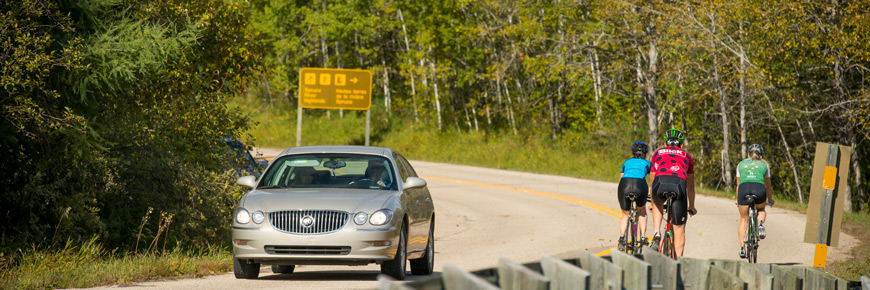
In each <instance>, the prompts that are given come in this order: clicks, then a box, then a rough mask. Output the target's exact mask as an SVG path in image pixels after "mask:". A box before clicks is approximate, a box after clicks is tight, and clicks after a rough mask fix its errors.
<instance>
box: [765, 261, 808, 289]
mask: <svg viewBox="0 0 870 290" xmlns="http://www.w3.org/2000/svg"><path fill="white" fill-rule="evenodd" d="M770 274H772V275H773V289H777V290H801V288H802V286H803V285H804V279H803V278H801V276H799V275H798V274H795V273H792V272H791V271H789V270H788V269H787V268H785V267H782V266H780V265H770Z"/></svg>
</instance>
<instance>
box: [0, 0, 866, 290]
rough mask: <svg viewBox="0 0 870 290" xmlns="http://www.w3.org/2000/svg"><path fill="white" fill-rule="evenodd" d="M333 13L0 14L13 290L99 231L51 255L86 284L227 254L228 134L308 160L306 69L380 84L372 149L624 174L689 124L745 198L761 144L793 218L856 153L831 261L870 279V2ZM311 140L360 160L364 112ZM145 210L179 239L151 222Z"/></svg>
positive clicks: (326, 125) (230, 6) (275, 9)
mask: <svg viewBox="0 0 870 290" xmlns="http://www.w3.org/2000/svg"><path fill="white" fill-rule="evenodd" d="M327 2H328V3H327ZM327 2H322V1H307V2H306V1H301V2H299V1H296V2H294V1H266V0H244V1H243V0H203V1H189V0H161V1H156V0H93V1H49V0H12V1H2V2H0V14H2V17H0V27H4V28H8V29H3V30H0V47H2V49H0V68H3V69H2V70H0V87H2V91H0V96H2V97H0V151H2V152H3V154H0V169H2V172H4V173H6V174H4V175H2V176H0V188H4V189H5V193H4V194H2V195H0V215H2V216H3V217H4V222H3V223H0V259H2V267H3V274H0V275H2V276H3V279H4V280H3V281H4V282H3V283H6V281H22V280H21V279H19V275H25V274H27V273H31V272H27V271H24V270H22V269H37V268H38V267H37V268H34V267H36V266H33V265H35V264H32V263H31V264H29V263H30V262H28V261H38V260H40V259H39V257H42V256H52V255H54V254H58V255H72V253H78V252H77V251H81V250H82V248H80V247H77V246H76V247H65V246H62V245H61V244H58V243H57V242H55V241H56V240H61V239H59V238H58V237H63V239H62V240H69V241H72V244H73V245H77V244H82V245H85V244H86V243H85V242H86V241H91V238H92V237H99V238H97V239H96V240H93V242H92V246H93V247H92V248H87V247H86V248H85V252H88V253H90V252H94V250H93V249H94V248H98V249H100V250H96V252H95V253H98V254H88V255H85V256H77V254H76V255H72V256H70V257H68V258H58V259H55V260H54V261H73V262H70V264H69V265H79V266H75V267H84V268H87V267H91V266H90V265H102V263H104V262H105V263H114V262H112V261H126V260H127V259H130V260H133V261H140V260H141V261H142V262H141V263H139V262H131V264H143V265H145V264H149V263H150V262H146V261H150V260H151V259H163V258H166V259H174V258H172V254H163V252H162V249H161V252H160V254H155V252H154V251H148V250H147V247H146V248H145V249H142V248H140V246H139V244H140V242H141V241H154V240H160V241H164V242H168V244H169V245H179V246H176V247H170V248H171V249H172V250H169V251H170V252H169V253H178V254H177V255H178V256H177V257H191V259H193V257H194V256H196V255H203V253H206V252H208V251H205V250H203V249H207V248H208V247H209V245H214V247H228V246H229V240H230V239H229V233H230V231H229V227H228V226H227V225H228V223H229V220H230V218H231V212H232V209H233V206H234V205H235V203H236V202H237V200H238V197H239V193H240V191H239V190H238V189H237V188H235V186H234V182H235V178H236V176H235V174H234V173H235V172H236V170H235V168H236V167H238V165H239V164H237V163H236V161H237V160H234V154H233V153H232V152H230V150H228V149H227V146H226V140H229V139H238V140H242V141H243V142H245V144H247V145H256V146H262V147H278V148H285V147H289V146H294V145H295V144H296V140H295V131H296V130H295V128H296V127H295V122H296V121H295V120H296V117H295V116H296V114H295V113H296V111H295V110H296V109H295V108H296V104H297V103H298V98H297V87H296V84H298V71H299V68H302V67H328V68H358V69H369V70H371V71H372V72H373V91H372V92H371V93H372V95H373V104H374V106H373V111H372V121H373V123H372V144H373V145H385V146H390V147H395V148H397V149H399V150H402V151H403V152H406V153H407V154H408V156H410V157H411V158H414V159H419V160H429V161H440V162H451V163H460V164H469V165H477V166H486V167H493V168H504V169H513V170H523V171H530V172H539V173H548V174H559V175H568V176H578V177H584V178H593V179H599V180H607V181H614V180H616V178H617V177H618V175H617V174H616V173H615V171H616V169H617V166H618V164H619V161H621V160H622V159H624V158H625V157H626V156H625V154H623V153H622V149H620V148H625V146H627V144H630V143H631V142H633V141H636V140H643V141H647V142H649V143H652V144H650V145H651V146H652V147H656V146H657V144H659V143H661V142H660V138H661V132H663V131H664V130H666V129H669V128H678V129H681V130H683V131H685V132H686V133H687V134H688V136H689V138H688V147H689V148H691V149H690V150H692V152H693V154H695V156H696V157H697V159H698V160H699V162H698V164H697V172H698V173H697V174H696V175H697V183H698V184H699V185H701V187H703V188H706V189H709V192H730V191H731V190H732V188H733V186H734V176H733V175H732V173H733V167H731V166H733V165H734V164H736V163H737V161H738V160H740V159H742V157H743V156H745V154H744V153H743V151H744V150H745V147H746V146H748V145H749V144H752V143H760V144H762V145H764V146H765V147H766V148H767V152H768V153H767V154H766V156H765V158H766V159H767V160H768V161H770V163H771V164H772V167H773V168H775V171H774V174H775V176H773V182H774V188H776V189H777V191H778V194H781V195H782V198H781V199H780V202H784V201H785V200H792V201H795V202H797V203H796V205H795V207H796V208H797V209H800V208H801V207H805V204H806V199H807V196H808V192H809V191H808V187H809V183H810V178H811V174H810V172H811V171H810V168H811V166H812V164H811V163H812V156H811V155H812V154H813V152H814V150H813V148H814V146H815V142H816V141H824V142H828V143H838V144H841V145H846V146H851V147H852V149H853V151H852V155H851V156H850V157H851V164H850V176H849V180H848V182H849V184H850V188H851V189H852V191H851V192H850V195H849V196H848V197H847V200H846V202H847V206H848V207H849V208H851V209H852V210H853V211H854V212H856V213H855V214H847V215H846V223H847V224H848V225H847V226H844V229H845V230H847V231H853V232H851V233H855V234H856V235H857V236H859V237H864V238H862V239H861V241H862V246H861V248H860V249H859V250H861V251H864V252H858V253H857V254H856V255H855V257H856V258H855V259H856V261H853V263H851V264H848V265H843V266H840V265H836V266H832V268H833V269H838V270H837V271H842V273H846V274H844V275H852V276H846V277H849V278H854V273H865V274H866V273H870V269H868V268H870V263H868V262H867V261H866V259H868V258H867V256H868V255H866V253H867V251H868V249H870V246H868V245H866V244H864V243H867V241H870V238H867V237H868V236H870V234H868V232H870V231H868V230H867V229H868V224H870V222H868V219H870V218H868V217H867V213H868V212H870V190H868V189H867V188H868V187H867V184H870V174H867V172H870V162H868V160H870V150H867V149H866V148H867V146H866V145H867V144H868V142H870V136H868V135H867V132H868V128H870V119H868V118H867V116H870V94H868V92H870V74H866V72H867V71H868V68H870V41H868V39H870V29H867V28H868V27H870V12H868V11H870V2H867V1H840V2H818V3H807V2H806V1H798V0H784V1H779V2H776V3H769V2H765V1H760V2H759V1H727V0H713V1H710V2H709V3H702V4H698V3H683V2H673V1H633V0H629V1H622V0H619V1H616V0H603V1H556V2H555V3H553V2H547V1H527V0H518V1H375V2H371V1H356V0H339V1H327ZM735 11H736V12H737V13H735ZM255 124H258V125H255ZM303 124H304V126H303V128H304V129H303V139H302V144H304V145H314V144H363V143H364V132H363V129H364V113H362V112H358V111H344V112H343V113H340V112H339V111H337V110H331V111H325V110H306V111H305V114H304V117H303ZM152 208H153V210H154V212H155V213H154V215H155V217H156V216H160V217H163V216H167V217H168V216H171V217H173V218H172V219H171V222H166V223H164V222H160V219H159V218H154V219H152V222H149V223H143V215H146V212H149V213H150V212H151V209H152ZM146 220H147V219H146ZM143 224H144V226H143ZM88 247H91V246H88ZM27 249H31V250H27ZM71 249H78V250H71ZM174 249H185V250H174ZM106 252H108V253H110V254H102V253H106ZM166 255H168V256H166ZM209 255H212V254H208V255H206V256H209ZM220 255H225V253H224V254H214V255H212V256H214V257H218V258H219V259H223V258H220V257H221V256H220ZM83 257H87V258H83ZM179 259H181V258H179ZM861 259H864V260H861ZM74 261H91V262H84V263H81V264H76V263H77V262H74ZM92 262H93V263H92ZM58 263H66V262H58ZM64 265H66V264H64ZM28 267H29V268H28ZM84 268H83V269H84ZM40 269H41V268H40ZM128 269H131V270H129V271H130V272H135V271H139V270H134V268H128ZM185 269H187V268H185ZM60 270H61V269H53V270H51V271H49V270H45V271H43V270H38V271H34V272H33V273H37V274H39V273H43V274H46V275H49V274H50V275H55V274H56V273H58V272H54V271H60ZM66 270H67V269H64V271H66ZM70 271H74V270H70ZM86 272H87V271H81V272H76V273H86ZM53 273H54V274H53ZM137 273H138V272H137ZM148 273H152V274H153V275H151V276H147V275H146V276H139V275H132V274H131V275H126V276H125V275H120V276H119V277H133V278H130V279H132V280H136V279H152V278H158V277H161V275H164V272H160V271H155V272H148ZM190 273H199V272H196V271H192V272H190V271H188V272H184V274H181V272H173V271H169V272H165V274H166V275H170V276H173V275H176V274H177V275H188V274H190ZM28 275H29V274H28ZM58 275H59V274H58ZM82 275H85V274H82ZM93 275H95V276H98V275H99V274H97V273H95V274H93ZM191 275H195V274H191ZM25 277H28V278H26V279H25V280H23V281H38V280H41V281H47V282H45V283H46V284H38V285H60V284H53V283H50V281H51V280H52V279H61V278H58V277H57V276H47V277H46V278H45V279H42V278H37V277H36V276H25ZM112 279H115V278H112ZM118 279H119V280H117V281H125V282H119V283H127V282H126V281H128V280H125V279H127V278H118ZM97 280H100V279H92V280H91V281H97ZM64 281H65V280H64ZM10 283H12V282H10ZM14 283H19V282H14ZM64 283H65V282H64ZM4 285H5V284H4ZM14 285H16V286H15V287H18V286H20V287H31V286H29V285H37V284H30V282H27V283H25V284H20V283H19V284H14ZM64 285H65V284H64ZM75 285H85V284H75ZM33 287H42V286H33ZM47 287H54V286H47ZM58 287H65V286H58Z"/></svg>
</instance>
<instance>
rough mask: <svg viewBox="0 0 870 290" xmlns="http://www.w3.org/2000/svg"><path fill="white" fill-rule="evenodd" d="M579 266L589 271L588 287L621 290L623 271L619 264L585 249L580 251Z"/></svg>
mask: <svg viewBox="0 0 870 290" xmlns="http://www.w3.org/2000/svg"><path fill="white" fill-rule="evenodd" d="M580 268H583V269H584V270H586V271H589V274H590V275H591V276H590V279H589V288H590V289H606V290H621V289H622V279H623V271H622V268H619V266H617V265H614V264H613V263H610V262H609V261H607V260H605V259H603V258H601V257H598V256H596V255H593V254H592V253H589V252H587V251H584V250H581V251H580Z"/></svg>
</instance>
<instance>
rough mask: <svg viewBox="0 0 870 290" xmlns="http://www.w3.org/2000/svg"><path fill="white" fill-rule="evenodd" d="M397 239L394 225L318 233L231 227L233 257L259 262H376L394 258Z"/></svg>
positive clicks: (317, 263)
mask: <svg viewBox="0 0 870 290" xmlns="http://www.w3.org/2000/svg"><path fill="white" fill-rule="evenodd" d="M398 241H399V229H398V228H397V227H388V228H379V229H356V228H352V227H345V228H343V229H341V230H340V231H337V232H334V233H329V234H321V235H297V234H289V233H284V232H280V231H277V230H275V229H274V228H272V227H270V226H268V225H265V226H263V227H259V228H243V227H233V254H234V257H235V258H237V259H243V260H252V261H253V262H255V263H263V264H291V265H366V264H371V263H378V264H379V263H381V262H383V261H386V260H391V259H393V257H395V255H396V251H397V247H398Z"/></svg>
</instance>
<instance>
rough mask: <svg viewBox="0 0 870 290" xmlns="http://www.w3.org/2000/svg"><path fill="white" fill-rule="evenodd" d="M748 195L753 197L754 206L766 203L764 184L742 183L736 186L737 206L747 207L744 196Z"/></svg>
mask: <svg viewBox="0 0 870 290" xmlns="http://www.w3.org/2000/svg"><path fill="white" fill-rule="evenodd" d="M750 194H752V195H755V204H762V203H764V202H766V201H767V190H766V189H765V188H764V183H759V182H744V183H741V184H740V185H739V186H737V204H739V205H749V201H747V200H746V196H747V195H750Z"/></svg>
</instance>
